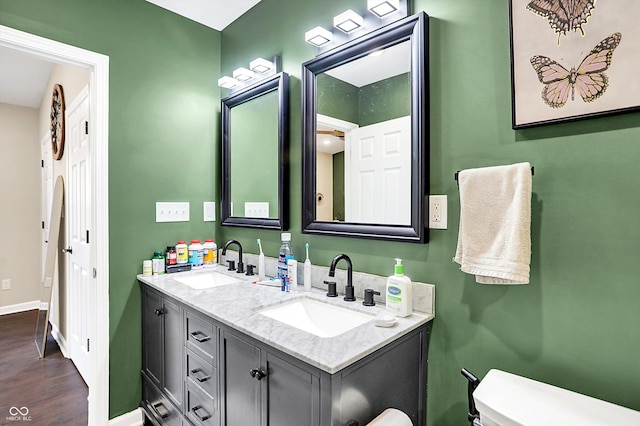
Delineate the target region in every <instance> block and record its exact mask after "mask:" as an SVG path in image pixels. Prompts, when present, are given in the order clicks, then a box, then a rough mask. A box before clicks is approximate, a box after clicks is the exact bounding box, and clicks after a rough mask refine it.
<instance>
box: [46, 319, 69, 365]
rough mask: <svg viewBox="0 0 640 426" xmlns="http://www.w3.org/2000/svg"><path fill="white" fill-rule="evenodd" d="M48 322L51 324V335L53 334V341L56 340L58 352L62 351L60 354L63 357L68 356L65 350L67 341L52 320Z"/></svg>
mask: <svg viewBox="0 0 640 426" xmlns="http://www.w3.org/2000/svg"><path fill="white" fill-rule="evenodd" d="M50 324H51V335H52V336H53V338H54V339H55V341H56V342H58V347H59V348H60V352H62V356H63V357H65V358H69V351H68V350H67V341H66V340H65V338H64V336H63V335H62V333H60V330H59V329H58V326H56V325H55V324H54V323H52V322H50Z"/></svg>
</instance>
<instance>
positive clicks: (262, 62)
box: [249, 58, 273, 74]
mask: <svg viewBox="0 0 640 426" xmlns="http://www.w3.org/2000/svg"><path fill="white" fill-rule="evenodd" d="M249 68H251V71H254V72H258V73H260V74H262V73H265V72H267V71H269V70H270V69H272V68H273V62H271V61H267V60H266V59H262V58H256V59H254V60H253V61H251V63H250V64H249Z"/></svg>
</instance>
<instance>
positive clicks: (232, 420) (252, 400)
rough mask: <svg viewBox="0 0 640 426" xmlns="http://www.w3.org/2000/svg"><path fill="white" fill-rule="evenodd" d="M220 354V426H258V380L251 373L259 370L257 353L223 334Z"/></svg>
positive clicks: (224, 332)
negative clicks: (221, 425)
mask: <svg viewBox="0 0 640 426" xmlns="http://www.w3.org/2000/svg"><path fill="white" fill-rule="evenodd" d="M220 352H221V353H220V357H221V361H222V366H221V369H220V378H221V393H222V398H221V399H222V424H223V425H225V426H259V425H260V383H261V380H257V379H256V378H255V377H252V375H251V370H253V369H260V349H259V348H257V347H256V346H254V345H252V344H250V343H247V342H246V341H244V340H242V339H240V338H238V337H236V336H235V335H233V334H231V333H229V332H227V331H223V332H222V338H221V344H220ZM283 424H286V423H283ZM274 426H275V425H274Z"/></svg>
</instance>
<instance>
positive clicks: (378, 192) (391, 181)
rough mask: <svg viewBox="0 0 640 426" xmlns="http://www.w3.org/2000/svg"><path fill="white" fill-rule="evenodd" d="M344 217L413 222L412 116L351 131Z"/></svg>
mask: <svg viewBox="0 0 640 426" xmlns="http://www.w3.org/2000/svg"><path fill="white" fill-rule="evenodd" d="M344 163H345V220H346V221H347V222H356V223H379V224H389V225H410V224H411V117H410V116H407V117H401V118H396V119H393V120H388V121H383V122H381V123H376V124H372V125H370V126H364V127H359V128H357V129H354V130H352V131H351V132H350V133H349V135H348V137H347V143H346V146H345V160H344Z"/></svg>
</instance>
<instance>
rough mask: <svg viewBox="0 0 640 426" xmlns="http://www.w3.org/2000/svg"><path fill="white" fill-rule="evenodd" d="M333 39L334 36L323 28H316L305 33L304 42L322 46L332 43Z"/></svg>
mask: <svg viewBox="0 0 640 426" xmlns="http://www.w3.org/2000/svg"><path fill="white" fill-rule="evenodd" d="M332 38H333V34H331V32H330V31H327V30H325V29H324V28H322V27H315V28H314V29H312V30H309V31H307V32H306V33H304V40H305V41H306V42H307V43H310V44H313V45H314V46H322V45H324V44H327V43H329V42H330V41H331V39H332Z"/></svg>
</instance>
